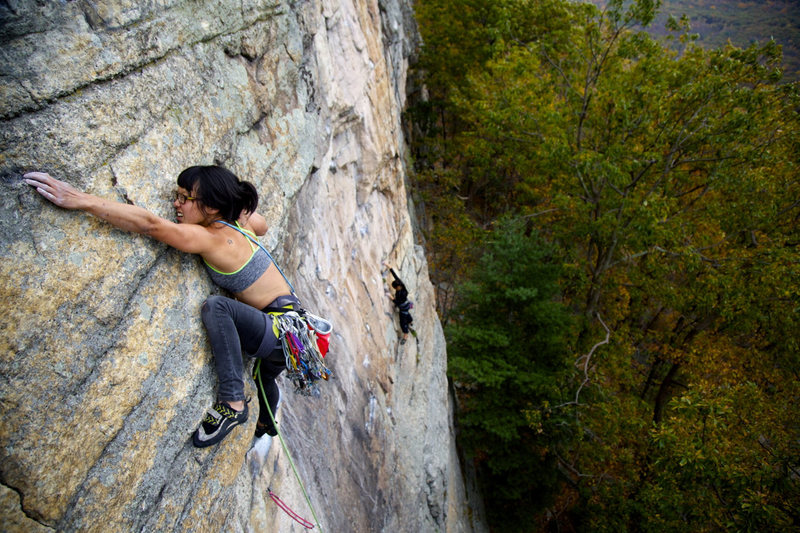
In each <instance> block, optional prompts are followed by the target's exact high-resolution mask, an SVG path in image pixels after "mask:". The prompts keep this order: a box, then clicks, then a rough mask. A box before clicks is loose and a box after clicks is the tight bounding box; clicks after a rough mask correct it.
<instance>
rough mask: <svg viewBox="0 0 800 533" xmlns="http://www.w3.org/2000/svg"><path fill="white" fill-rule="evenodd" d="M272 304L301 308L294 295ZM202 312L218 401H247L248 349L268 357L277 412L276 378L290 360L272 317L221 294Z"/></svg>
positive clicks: (266, 375)
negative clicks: (246, 361) (209, 344)
mask: <svg viewBox="0 0 800 533" xmlns="http://www.w3.org/2000/svg"><path fill="white" fill-rule="evenodd" d="M268 307H270V308H281V307H282V308H289V309H299V308H300V302H299V301H298V300H297V298H295V297H294V296H280V297H278V298H277V299H276V300H275V301H274V302H272V303H271V304H269V306H268ZM201 314H202V317H203V324H205V326H206V331H207V332H208V339H209V342H210V343H211V350H212V352H213V353H214V362H215V365H216V367H217V377H218V379H219V392H218V393H217V400H218V401H221V402H236V401H242V400H245V395H244V380H243V374H244V365H243V362H242V351H244V352H245V353H246V354H247V355H249V356H251V357H259V358H262V359H264V361H263V362H262V367H265V369H266V371H264V370H262V372H261V378H262V381H263V382H264V388H265V390H266V392H267V398H268V401H269V403H270V407H271V408H273V412H274V410H275V408H276V407H277V402H278V388H277V386H276V385H275V378H276V377H277V376H278V375H279V374H280V373H281V372H282V371H283V370H284V369H285V368H286V366H285V365H286V361H285V359H284V356H283V351H282V350H281V349H280V348H281V346H280V344H279V341H278V338H277V337H276V336H275V332H274V330H273V327H272V317H271V316H270V315H268V314H267V313H265V312H264V311H262V310H260V309H256V308H255V307H252V306H250V305H247V304H245V303H242V302H239V301H237V300H233V299H231V298H227V297H225V296H218V295H213V296H209V297H208V298H207V299H206V301H205V303H203V309H202V312H201ZM264 363H268V364H266V365H265V364H264ZM270 396H273V397H272V398H271V397H270ZM273 402H274V404H275V405H273Z"/></svg>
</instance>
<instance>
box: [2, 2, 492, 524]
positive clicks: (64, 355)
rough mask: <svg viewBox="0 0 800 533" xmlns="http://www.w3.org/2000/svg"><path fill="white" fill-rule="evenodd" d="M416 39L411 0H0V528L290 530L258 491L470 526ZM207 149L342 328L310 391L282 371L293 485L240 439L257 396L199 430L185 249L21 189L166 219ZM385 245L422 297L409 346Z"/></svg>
mask: <svg viewBox="0 0 800 533" xmlns="http://www.w3.org/2000/svg"><path fill="white" fill-rule="evenodd" d="M416 38H417V37H416V30H415V26H414V21H413V15H412V11H411V6H410V2H409V0H341V1H340V0H308V1H302V2H301V1H297V2H288V1H281V0H273V1H266V2H265V1H257V0H237V1H235V2H234V1H232V0H217V1H214V0H160V1H157V2H156V1H146V0H135V1H134V0H112V1H106V2H94V1H91V0H76V1H67V0H61V1H54V0H52V1H50V0H39V1H34V0H18V1H17V0H14V1H7V2H3V3H0V43H1V44H0V46H2V54H0V120H2V127H0V154H1V155H0V281H1V282H2V283H1V285H0V302H1V303H2V309H3V312H2V314H0V370H1V371H0V375H1V376H2V379H0V529H2V530H3V531H26V532H28V531H98V532H100V531H102V532H108V531H203V532H205V531H226V532H228V531H232V532H236V531H278V532H286V531H298V530H300V529H301V528H300V526H298V525H297V524H295V523H294V522H292V521H291V519H290V518H289V517H288V516H287V515H286V514H285V513H283V511H281V510H280V509H278V507H277V506H276V505H275V504H274V503H273V502H272V501H271V500H270V498H269V496H268V495H267V488H268V487H270V488H271V489H272V490H273V491H274V492H275V494H276V495H278V496H279V497H280V498H281V499H282V500H283V501H285V502H286V503H287V504H288V505H290V506H291V507H292V508H293V509H294V510H295V511H297V512H298V514H300V515H302V516H304V517H306V518H307V519H309V520H312V521H318V525H319V526H320V529H321V530H322V531H331V532H342V531H348V532H404V531H408V532H421V531H448V532H449V531H453V532H457V531H473V530H481V529H482V526H481V525H480V519H479V514H480V513H479V512H477V511H476V510H475V509H470V508H469V506H468V504H467V496H466V494H465V489H464V484H463V481H462V476H461V473H460V468H459V464H458V460H457V456H456V452H455V445H454V440H453V423H452V415H451V404H450V399H449V397H448V393H447V386H446V377H445V366H446V355H445V344H444V338H443V335H442V331H441V327H440V324H439V321H438V319H437V317H436V314H435V309H434V298H433V290H432V287H431V284H430V282H429V280H428V275H427V267H426V263H425V257H424V255H423V252H422V249H421V248H420V247H419V246H417V245H415V238H414V234H413V228H412V224H411V220H410V216H409V207H410V206H409V204H408V197H407V191H406V189H405V180H404V178H405V168H406V161H405V153H404V146H403V138H402V130H401V116H400V114H401V111H402V109H403V106H404V100H405V81H406V69H407V67H408V62H409V58H410V56H411V54H412V53H413V51H414V50H415V46H416V44H417V43H416ZM211 163H216V164H222V165H225V166H227V167H228V168H230V169H231V170H233V171H234V172H235V173H236V174H238V175H239V176H241V177H242V178H244V179H247V180H249V181H252V182H253V183H254V184H256V186H257V189H258V190H259V193H260V195H261V203H260V206H259V212H261V213H262V214H263V215H264V216H265V217H266V218H267V221H268V223H269V224H270V231H269V232H268V234H267V236H266V237H265V238H264V239H263V242H264V244H265V245H266V246H267V247H268V248H269V249H271V250H272V251H273V255H274V256H275V258H276V260H277V261H278V262H279V264H281V265H282V267H283V270H284V272H286V274H287V275H288V276H289V278H290V279H291V280H292V282H293V284H294V286H295V288H296V290H297V292H298V295H299V296H300V298H301V299H302V300H303V302H304V304H305V306H306V307H307V308H308V309H310V310H313V311H315V312H317V313H318V314H321V315H323V316H326V317H328V318H329V319H330V320H331V322H333V324H334V328H335V330H334V333H335V335H334V337H333V339H332V347H331V353H330V355H329V359H328V360H329V364H330V366H331V368H332V370H333V372H334V375H335V379H334V380H333V381H331V382H330V383H327V384H324V385H323V386H322V387H321V395H320V397H319V398H309V397H303V396H300V395H296V394H294V392H293V391H292V389H291V385H290V383H289V382H288V380H285V379H283V378H281V380H280V381H279V386H280V388H281V391H282V395H283V401H282V405H281V407H280V409H279V412H278V421H279V427H280V428H281V430H282V434H283V436H284V439H285V443H286V449H287V450H288V451H289V452H290V454H291V457H292V458H293V459H294V465H295V466H296V471H297V474H298V476H297V477H299V479H300V481H298V479H297V477H296V476H295V475H294V473H293V468H292V466H291V464H292V463H291V462H290V460H289V457H288V456H287V453H286V451H285V450H284V448H283V447H282V446H281V445H280V443H279V442H278V440H277V439H275V442H272V439H269V438H268V437H267V438H264V439H262V440H261V441H258V442H256V443H255V444H256V446H255V447H253V444H254V440H253V438H252V435H253V431H254V427H255V420H256V418H257V412H258V406H257V402H255V401H253V402H252V403H251V416H250V419H249V421H248V423H247V425H246V426H244V427H242V428H240V429H237V430H235V431H234V432H233V433H232V434H231V435H230V436H229V437H228V438H227V439H226V440H225V441H223V442H222V443H221V444H220V445H219V446H215V447H212V448H210V449H202V450H201V449H195V448H194V447H193V446H192V444H191V434H192V432H193V431H194V430H195V428H196V427H197V425H198V424H199V423H200V421H201V419H202V417H203V415H204V412H205V409H206V408H208V407H209V406H210V405H211V404H212V402H213V400H214V397H215V390H216V375H215V372H214V369H213V362H212V355H211V353H210V350H209V347H208V344H207V340H206V336H205V331H204V329H203V326H202V323H201V321H200V314H199V310H200V306H201V304H202V302H203V300H204V299H205V297H206V296H207V295H209V294H211V293H214V292H216V291H217V289H215V288H214V287H213V286H212V285H211V283H210V281H209V280H208V279H207V277H206V275H205V273H204V272H203V270H202V268H201V265H200V262H199V260H198V258H196V257H193V256H188V255H185V254H181V253H179V252H177V251H175V250H172V249H169V248H167V247H166V246H164V245H162V244H160V243H158V242H155V241H153V240H150V239H148V238H145V237H142V236H138V235H134V234H128V233H125V232H122V231H118V230H115V229H114V228H112V227H111V226H109V225H107V224H105V223H103V222H102V221H99V220H97V219H94V218H93V217H91V216H89V215H86V214H84V213H80V212H72V211H65V210H61V209H58V208H56V207H54V206H52V205H50V204H48V203H46V202H45V201H43V199H42V198H41V197H39V196H38V195H37V194H35V192H33V191H32V190H31V189H30V188H29V187H28V186H27V185H25V184H24V183H22V182H21V181H20V177H21V174H22V173H24V172H26V171H29V170H45V171H48V172H50V173H51V174H53V175H55V176H57V177H59V178H61V179H64V180H66V181H69V182H70V183H72V184H74V185H76V186H77V187H80V188H83V189H85V190H87V191H89V192H92V193H94V194H98V195H102V196H105V197H108V198H113V199H116V200H118V201H124V202H129V203H133V204H136V205H140V206H143V207H145V208H147V209H149V210H151V211H153V212H155V213H156V214H158V215H160V216H163V217H166V218H172V217H174V209H173V207H172V205H171V198H172V194H173V191H174V189H175V178H176V177H177V174H178V173H179V172H180V170H182V169H183V168H185V167H187V166H190V165H194V164H211ZM383 260H388V261H389V262H391V263H392V264H393V265H394V266H395V268H396V270H398V271H399V273H400V275H401V276H402V277H403V279H404V281H405V282H406V284H407V285H408V286H409V288H410V291H411V293H412V298H413V300H414V303H415V308H414V317H415V325H416V329H417V331H418V333H419V337H418V338H417V339H411V342H409V343H407V344H405V345H400V344H399V342H398V341H399V338H400V336H399V328H398V326H397V320H396V315H395V314H394V313H393V309H392V307H391V304H390V302H389V300H388V299H387V297H386V294H385V291H386V287H387V284H386V282H385V280H384V279H383V278H382V273H381V267H380V265H381V261H383ZM246 387H247V391H248V394H250V395H252V396H253V398H255V394H256V391H255V388H254V386H253V383H252V381H251V380H248V382H247V383H246ZM248 450H249V451H248ZM301 483H302V485H301ZM303 487H304V488H305V490H306V491H307V494H308V501H310V503H311V507H309V505H308V503H307V502H306V498H305V496H304V494H303ZM314 515H316V518H314Z"/></svg>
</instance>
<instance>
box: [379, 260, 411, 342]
mask: <svg viewBox="0 0 800 533" xmlns="http://www.w3.org/2000/svg"><path fill="white" fill-rule="evenodd" d="M383 266H385V267H386V268H388V269H389V272H391V273H392V276H394V281H393V282H392V288H393V289H394V298H392V296H391V294H390V295H389V299H390V300H391V301H392V302H394V305H395V307H397V309H398V310H399V311H400V329H401V330H402V331H403V339H402V340H401V341H400V344H405V343H406V340H407V339H408V332H409V331H411V333H412V334H413V335H414V336H415V337H416V334H417V332H416V331H414V329H413V328H412V327H411V323H412V322H414V319H413V318H412V317H411V313H410V311H411V308H412V307H413V305H412V303H411V302H410V301H409V300H408V289H406V286H405V284H404V283H403V282H402V281H401V280H400V278H398V277H397V274H396V273H395V271H394V270H393V269H392V267H391V266H390V265H389V263H383Z"/></svg>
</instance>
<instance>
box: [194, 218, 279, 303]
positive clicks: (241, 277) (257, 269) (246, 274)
mask: <svg viewBox="0 0 800 533" xmlns="http://www.w3.org/2000/svg"><path fill="white" fill-rule="evenodd" d="M226 225H228V226H230V224H226ZM231 227H233V226H231ZM234 229H238V230H239V231H240V232H242V233H244V234H245V236H246V237H248V242H249V244H250V249H251V250H253V253H252V254H251V255H250V258H249V259H248V260H247V262H246V263H245V264H244V265H242V266H241V267H240V268H239V269H238V270H236V271H235V272H220V271H219V270H217V269H216V268H214V267H212V266H211V265H209V264H208V262H207V261H206V260H205V258H204V259H203V263H205V265H206V270H207V271H208V274H209V276H211V281H213V282H214V283H216V284H217V285H219V286H220V287H222V288H223V289H226V290H229V291H231V292H242V291H243V290H245V289H246V288H247V287H249V286H250V285H252V284H253V283H255V282H256V280H257V279H258V278H260V277H261V276H262V274H264V272H266V271H267V269H268V268H269V266H270V265H271V264H272V258H271V257H270V256H269V254H268V253H267V251H266V250H265V249H264V248H261V247H260V246H255V245H254V244H253V242H252V239H251V238H250V235H247V234H248V233H252V232H250V231H247V230H246V229H243V228H242V227H241V226H239V223H238V222H237V223H236V227H235V228H234Z"/></svg>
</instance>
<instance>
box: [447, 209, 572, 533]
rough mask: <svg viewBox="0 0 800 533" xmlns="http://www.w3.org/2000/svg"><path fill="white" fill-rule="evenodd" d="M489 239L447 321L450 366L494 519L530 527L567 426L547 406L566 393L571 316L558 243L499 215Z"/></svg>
mask: <svg viewBox="0 0 800 533" xmlns="http://www.w3.org/2000/svg"><path fill="white" fill-rule="evenodd" d="M487 238H488V242H487V244H486V249H485V250H484V253H483V255H482V256H481V258H480V260H479V261H478V265H477V268H476V269H475V270H474V271H473V273H472V279H471V280H470V281H469V282H468V283H466V284H465V285H464V287H463V290H462V292H461V293H460V294H461V299H460V303H459V305H458V306H457V307H456V309H455V311H454V313H453V319H452V321H451V323H450V325H449V326H448V331H447V337H448V352H449V356H448V367H449V373H450V375H451V376H452V378H453V380H454V384H455V388H456V391H457V401H458V403H459V413H458V426H459V437H460V439H459V440H460V443H461V445H462V447H463V448H464V449H465V451H466V452H467V453H468V455H469V456H470V457H472V458H473V459H474V460H475V462H476V465H477V467H478V472H479V476H480V478H481V482H482V487H483V490H484V491H488V492H490V493H491V494H492V498H491V500H490V505H489V506H488V511H489V515H490V519H491V520H492V522H493V523H495V524H503V528H504V530H506V531H511V530H513V529H514V528H515V526H514V524H517V525H518V526H521V527H519V530H522V531H524V530H526V528H527V527H528V525H529V523H530V512H531V510H532V508H533V507H541V506H542V505H543V504H544V502H546V501H547V500H548V499H549V498H551V497H552V495H553V494H554V493H555V488H556V486H557V481H558V476H557V463H556V460H555V456H554V454H553V453H552V452H551V450H550V449H549V447H550V446H551V445H552V443H553V442H554V441H556V440H558V439H560V438H561V437H562V436H563V435H564V434H565V432H564V430H563V429H562V422H563V421H557V420H555V419H554V418H552V417H551V411H550V410H549V408H548V405H550V404H552V403H553V402H556V401H560V400H561V397H562V393H561V390H560V384H561V383H562V382H563V381H564V378H565V375H566V373H567V371H568V363H567V358H566V357H565V354H566V353H569V352H570V338H571V336H570V333H571V325H570V315H569V313H568V311H567V310H566V309H565V308H564V306H563V304H562V303H560V302H559V300H558V297H559V291H558V285H557V279H558V277H559V270H560V269H559V266H558V264H557V263H553V262H552V257H551V253H552V251H551V249H550V247H549V246H548V245H547V244H545V243H544V242H543V241H542V240H541V239H540V238H539V237H538V236H537V235H536V233H535V232H530V230H529V229H527V228H526V227H525V224H524V221H520V220H517V221H511V220H504V221H501V222H499V223H498V225H497V227H496V228H495V229H494V230H493V231H492V232H491V233H490V234H489V235H487Z"/></svg>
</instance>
